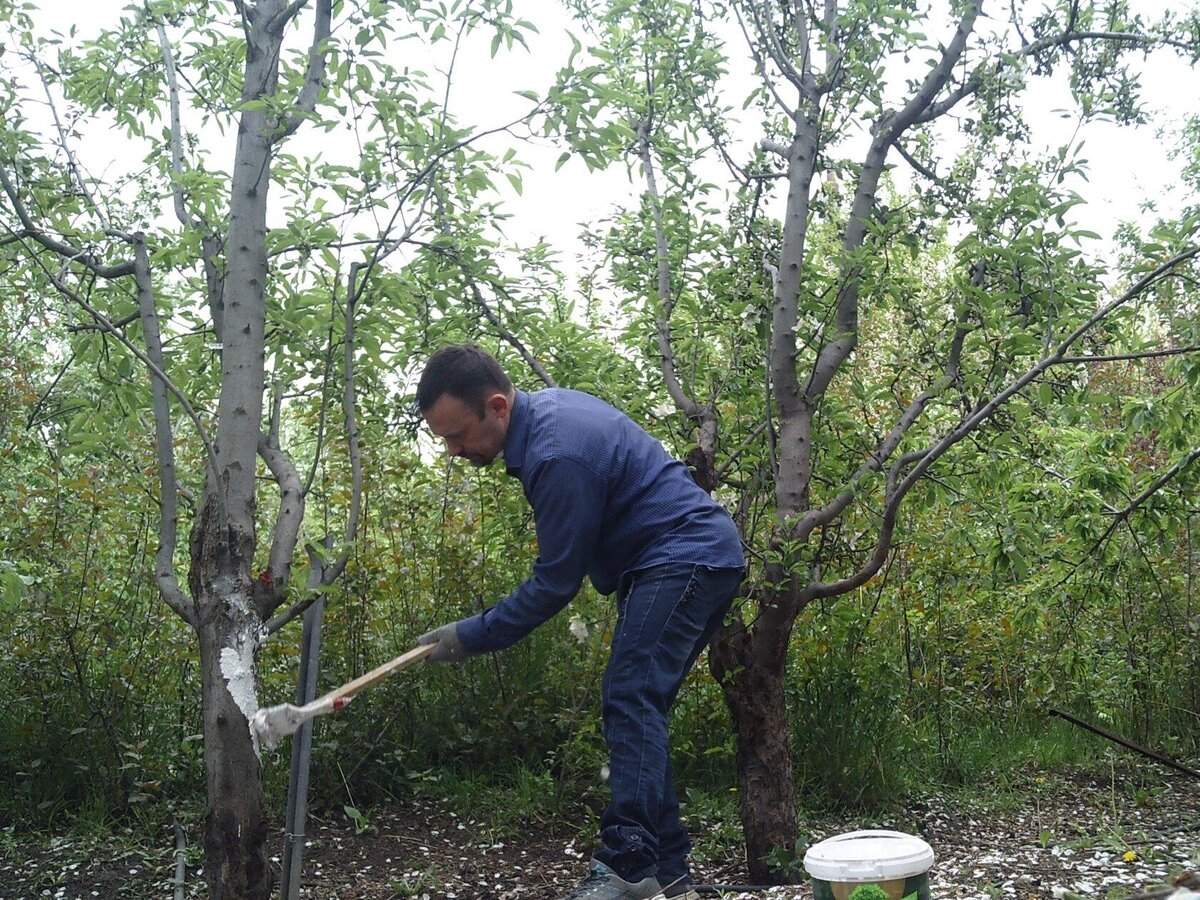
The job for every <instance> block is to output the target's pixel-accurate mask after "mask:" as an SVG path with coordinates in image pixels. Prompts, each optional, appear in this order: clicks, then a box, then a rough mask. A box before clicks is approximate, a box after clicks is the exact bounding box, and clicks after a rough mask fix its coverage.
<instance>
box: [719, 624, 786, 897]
mask: <svg viewBox="0 0 1200 900" xmlns="http://www.w3.org/2000/svg"><path fill="white" fill-rule="evenodd" d="M789 635H790V630H783V629H760V630H757V633H754V634H752V633H751V632H750V631H747V630H745V629H743V628H741V627H738V626H735V628H734V629H732V630H729V629H727V630H726V632H725V633H723V634H722V635H721V636H720V637H719V639H718V640H716V641H714V642H713V644H712V646H711V647H710V648H709V657H708V658H709V666H710V668H711V670H712V673H713V676H714V677H715V678H716V679H717V682H718V684H720V685H721V690H722V692H723V693H724V697H725V704H726V706H727V707H728V709H729V713H730V715H731V716H732V718H733V725H734V730H735V731H736V733H737V751H736V763H737V773H738V803H739V813H740V815H741V819H742V827H743V831H744V835H745V841H746V864H747V866H748V868H749V875H750V881H751V882H754V883H756V884H787V883H788V882H790V881H792V880H794V876H793V873H791V872H789V871H787V870H786V869H785V868H782V867H781V866H780V865H779V864H780V863H781V862H783V861H784V860H782V859H780V857H779V855H778V853H777V851H778V850H779V849H783V850H785V851H787V852H790V851H791V850H792V848H793V847H794V845H795V841H796V834H797V822H796V791H795V780H794V777H793V770H792V755H791V746H790V743H789V739H788V735H789V734H790V728H789V727H788V714H787V697H786V690H785V688H786V681H785V677H784V676H785V672H786V669H785V666H784V660H785V659H786V657H787V645H788V637H789Z"/></svg>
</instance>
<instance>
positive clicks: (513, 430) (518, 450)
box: [504, 390, 529, 475]
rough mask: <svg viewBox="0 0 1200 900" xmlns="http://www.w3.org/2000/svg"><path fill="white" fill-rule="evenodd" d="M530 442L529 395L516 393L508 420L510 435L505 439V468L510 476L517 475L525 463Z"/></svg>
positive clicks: (520, 392) (521, 392)
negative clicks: (527, 445)
mask: <svg viewBox="0 0 1200 900" xmlns="http://www.w3.org/2000/svg"><path fill="white" fill-rule="evenodd" d="M528 441H529V395H528V394H526V393H525V392H524V391H520V390H519V391H516V392H515V395H514V397H513V407H512V413H511V415H510V416H509V419H508V433H507V434H506V435H505V437H504V467H505V469H506V470H507V471H508V474H509V475H516V474H517V473H518V472H520V471H521V466H522V465H524V463H525V445H526V444H527V443H528Z"/></svg>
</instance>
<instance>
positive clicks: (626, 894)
mask: <svg viewBox="0 0 1200 900" xmlns="http://www.w3.org/2000/svg"><path fill="white" fill-rule="evenodd" d="M661 893H662V888H660V887H659V885H658V879H656V878H655V877H654V876H653V875H651V876H649V877H648V878H643V879H642V880H641V881H626V880H625V879H624V878H622V877H621V876H620V875H618V874H617V873H616V872H614V871H613V870H612V869H610V868H609V867H608V866H606V865H605V864H604V863H602V862H600V861H599V860H598V859H593V860H592V865H591V868H589V869H588V873H587V878H585V879H583V881H581V882H580V883H579V887H577V888H575V890H573V891H571V893H569V894H567V896H566V897H565V898H563V900H649V898H651V897H656V896H658V895H659V894H661Z"/></svg>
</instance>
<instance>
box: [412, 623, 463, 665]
mask: <svg viewBox="0 0 1200 900" xmlns="http://www.w3.org/2000/svg"><path fill="white" fill-rule="evenodd" d="M417 643H418V644H437V645H438V646H437V649H436V650H434V651H433V652H432V653H430V654H429V655H428V656H427V657H425V661H426V662H431V663H439V662H462V661H463V660H464V659H466V658H468V657H470V656H474V655H475V654H474V653H472V652H471V651H470V650H468V649H467V648H466V647H464V646H463V642H462V641H460V640H459V639H458V622H451V623H450V624H449V625H443V626H442V627H441V628H435V629H433V631H427V632H425V633H424V634H423V635H421V636H420V637H419V638H417Z"/></svg>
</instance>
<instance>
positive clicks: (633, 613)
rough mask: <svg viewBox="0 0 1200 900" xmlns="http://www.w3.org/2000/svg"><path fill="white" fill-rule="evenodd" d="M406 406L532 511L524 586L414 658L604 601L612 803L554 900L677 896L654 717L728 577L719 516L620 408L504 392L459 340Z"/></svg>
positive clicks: (680, 862)
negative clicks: (563, 893) (589, 589)
mask: <svg viewBox="0 0 1200 900" xmlns="http://www.w3.org/2000/svg"><path fill="white" fill-rule="evenodd" d="M417 405H418V406H419V407H420V409H421V413H422V415H423V416H424V417H425V421H426V422H427V423H428V425H429V428H430V430H432V431H433V433H434V434H435V435H437V436H438V437H440V438H441V439H442V440H444V441H445V442H446V450H447V452H449V453H450V455H451V456H461V457H463V458H465V459H467V460H469V461H470V462H472V463H473V464H475V465H477V466H486V465H488V464H490V463H491V462H492V461H493V460H495V459H496V457H498V456H501V455H503V457H504V464H505V466H506V468H507V470H508V474H509V475H513V476H516V477H517V478H519V479H520V481H521V485H522V486H523V487H524V489H525V497H526V499H527V500H528V501H529V503H530V505H531V506H532V507H533V514H534V520H535V525H536V528H537V538H538V558H537V561H536V562H535V563H534V566H533V573H532V574H531V575H530V577H529V579H528V580H526V581H525V582H524V584H522V585H521V586H520V587H518V588H517V589H516V590H515V591H513V592H512V593H511V594H509V595H508V596H507V597H504V598H503V599H502V600H500V601H499V602H498V603H497V604H496V605H495V606H493V607H492V608H491V609H488V610H485V611H484V612H482V613H480V614H479V615H475V616H470V617H469V618H466V619H462V620H460V621H457V622H452V623H450V624H449V625H444V626H442V627H441V628H437V629H435V630H433V631H430V632H428V633H426V634H423V635H422V636H421V637H420V639H419V642H420V643H422V644H428V643H434V642H437V644H438V647H437V649H436V650H435V651H434V652H433V653H432V654H430V656H429V657H428V660H429V661H431V662H458V661H459V660H462V659H466V658H467V657H469V656H474V655H475V654H478V653H485V652H488V651H493V650H502V649H504V648H505V647H508V646H511V645H512V644H514V643H516V642H517V641H519V640H520V639H521V638H523V637H524V636H525V635H527V634H528V633H529V632H530V631H532V630H533V629H534V628H536V627H537V626H538V625H540V624H541V623H542V622H544V621H546V620H547V619H549V618H550V617H551V616H553V615H554V614H555V613H557V612H558V611H559V610H561V609H562V608H563V607H564V606H566V605H567V603H568V602H570V600H571V598H572V597H574V595H575V593H576V591H578V590H579V586H580V584H581V583H582V581H583V577H584V576H585V575H587V576H588V577H590V578H591V580H592V584H593V585H595V587H596V590H598V591H600V592H601V593H603V594H611V593H614V592H615V593H616V596H617V624H616V627H615V629H614V631H613V637H612V649H611V655H610V658H609V662H608V668H607V669H606V671H605V674H604V679H603V687H602V690H603V695H602V698H601V709H602V715H603V719H604V738H605V740H606V741H607V743H608V749H609V773H610V774H609V787H610V789H611V792H612V798H611V801H610V803H609V805H608V808H607V809H606V810H605V811H604V814H603V815H602V816H601V818H600V839H601V844H602V846H601V848H600V850H599V851H598V852H597V853H596V855H595V857H594V858H593V859H592V864H591V867H590V870H589V873H588V875H587V877H586V878H585V879H584V880H583V882H582V883H581V884H580V885H579V887H578V888H576V889H575V890H574V891H572V892H571V894H570V895H569V896H568V898H567V900H642V898H649V897H657V896H661V895H663V894H665V896H667V897H672V898H688V900H692V898H695V897H697V894H696V892H695V891H693V890H692V889H691V884H692V879H691V875H690V872H689V871H688V864H687V855H688V852H689V850H690V849H691V843H690V841H689V840H688V836H687V832H686V830H685V829H684V828H683V826H682V824H681V823H680V821H679V803H678V801H677V800H676V797H675V788H674V785H673V784H672V782H671V766H670V759H669V747H668V742H667V714H668V711H669V710H670V708H671V704H672V703H673V702H674V700H675V695H676V694H677V693H678V691H679V687H680V685H681V684H682V683H683V679H684V676H685V675H686V674H687V672H688V670H689V669H690V668H691V666H692V664H693V663H694V662H695V661H696V657H697V656H699V654H700V651H701V650H702V649H703V648H704V647H705V645H706V644H707V643H708V641H709V639H710V638H711V637H712V635H713V632H714V631H715V630H716V629H717V628H718V626H720V624H721V620H722V619H723V618H724V616H725V613H726V611H727V610H728V609H729V605H730V603H731V602H732V600H733V597H734V594H735V593H736V592H737V589H738V585H739V584H740V583H741V579H742V572H743V567H744V564H745V560H744V557H743V555H742V547H741V541H740V539H739V537H738V533H737V529H736V527H735V526H734V524H733V521H732V520H731V519H730V517H729V515H728V514H727V513H726V512H725V510H723V509H722V508H721V507H720V506H718V505H717V504H716V503H715V502H714V501H713V500H712V498H711V497H709V496H708V494H706V493H705V492H704V491H703V490H701V489H700V488H699V487H698V486H697V485H696V484H695V482H694V481H693V480H692V478H691V475H690V473H689V472H688V470H687V468H686V467H685V466H684V465H683V463H681V462H679V461H678V460H675V459H672V458H671V457H670V456H669V455H668V454H667V452H666V451H665V450H664V449H663V447H662V445H661V444H660V443H659V442H658V441H657V440H655V439H654V438H652V437H651V436H650V435H649V434H647V433H646V432H645V431H643V430H642V429H641V428H639V427H638V426H637V425H636V424H634V422H633V421H632V420H631V419H629V418H628V417H627V416H625V415H624V414H623V413H621V412H619V411H618V410H616V409H614V408H613V407H611V406H609V405H608V404H607V403H604V402H602V401H600V400H597V399H596V398H595V397H591V396H589V395H587V394H583V393H579V392H577V391H569V390H561V389H557V388H552V389H548V390H541V391H537V392H535V393H525V392H523V391H518V390H515V389H514V388H513V385H512V382H511V381H510V380H509V378H508V376H507V375H505V373H504V372H503V370H502V369H501V368H500V366H499V364H498V363H497V362H496V360H495V359H493V358H492V357H491V356H490V355H489V354H488V353H486V352H485V351H484V350H481V349H480V348H479V347H476V346H474V345H472V344H464V345H454V346H449V347H444V348H443V349H441V350H439V351H438V352H437V353H435V354H434V355H433V356H432V357H431V358H430V360H429V363H428V365H427V366H426V368H425V371H424V373H423V374H422V376H421V381H420V384H419V385H418V387H417Z"/></svg>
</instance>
